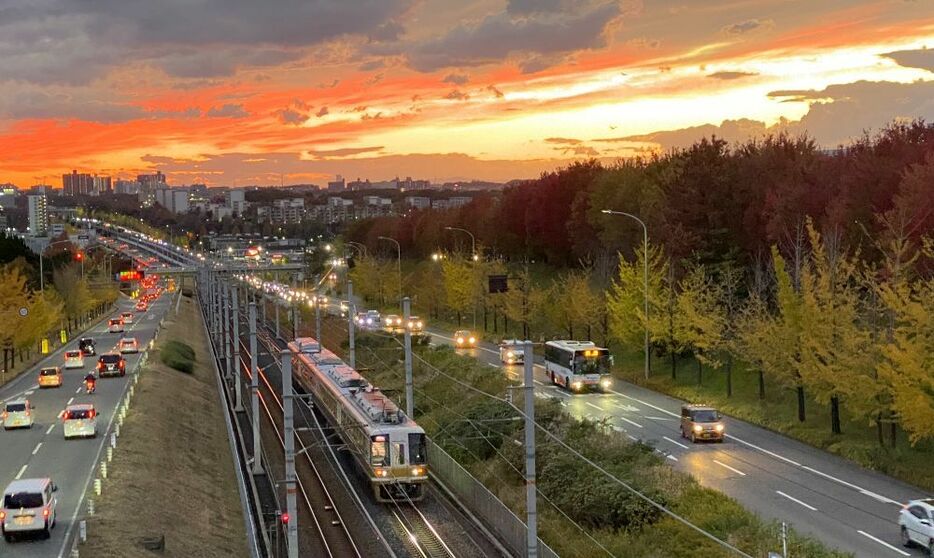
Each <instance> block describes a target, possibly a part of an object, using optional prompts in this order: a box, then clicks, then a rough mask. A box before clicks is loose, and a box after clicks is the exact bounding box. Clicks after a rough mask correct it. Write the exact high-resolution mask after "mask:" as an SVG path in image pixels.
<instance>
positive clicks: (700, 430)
mask: <svg viewBox="0 0 934 558" xmlns="http://www.w3.org/2000/svg"><path fill="white" fill-rule="evenodd" d="M725 430H726V428H725V427H724V425H723V417H722V416H721V415H720V412H719V411H717V410H716V409H715V408H713V407H710V406H707V405H690V404H684V405H681V437H682V438H690V439H691V441H692V442H695V443H696V442H697V441H698V440H714V441H717V442H723V437H724V435H725Z"/></svg>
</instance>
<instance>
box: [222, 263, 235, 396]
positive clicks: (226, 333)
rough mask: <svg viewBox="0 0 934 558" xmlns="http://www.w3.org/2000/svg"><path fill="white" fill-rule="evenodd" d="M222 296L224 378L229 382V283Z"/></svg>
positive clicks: (230, 362)
mask: <svg viewBox="0 0 934 558" xmlns="http://www.w3.org/2000/svg"><path fill="white" fill-rule="evenodd" d="M223 295H224V332H223V333H224V358H225V359H226V361H227V375H226V376H225V378H226V379H227V381H228V382H229V381H230V379H231V378H232V377H233V368H232V367H231V365H232V364H233V362H232V361H231V354H230V283H228V282H226V281H225V282H224V290H223Z"/></svg>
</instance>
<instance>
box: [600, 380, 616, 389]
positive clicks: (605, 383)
mask: <svg viewBox="0 0 934 558" xmlns="http://www.w3.org/2000/svg"><path fill="white" fill-rule="evenodd" d="M612 383H613V382H612V381H611V380H610V379H609V378H603V379H602V380H600V385H601V386H603V387H610V384H612Z"/></svg>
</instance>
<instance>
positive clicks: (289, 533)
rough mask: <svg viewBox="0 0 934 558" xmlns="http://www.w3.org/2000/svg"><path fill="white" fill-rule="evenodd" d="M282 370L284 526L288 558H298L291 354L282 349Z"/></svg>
mask: <svg viewBox="0 0 934 558" xmlns="http://www.w3.org/2000/svg"><path fill="white" fill-rule="evenodd" d="M279 355H280V358H281V359H282V360H281V368H282V421H283V438H285V443H284V445H285V510H286V512H287V513H288V514H289V522H288V524H287V525H286V541H287V546H288V557H289V558H298V513H297V512H298V510H297V509H296V496H297V494H296V490H297V488H296V486H295V485H296V482H295V425H294V417H293V414H292V394H293V392H292V353H291V351H289V350H288V349H283V350H282V352H280V353H279Z"/></svg>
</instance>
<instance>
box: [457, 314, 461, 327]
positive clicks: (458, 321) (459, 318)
mask: <svg viewBox="0 0 934 558" xmlns="http://www.w3.org/2000/svg"><path fill="white" fill-rule="evenodd" d="M460 326H461V313H460V311H458V312H457V327H460Z"/></svg>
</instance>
